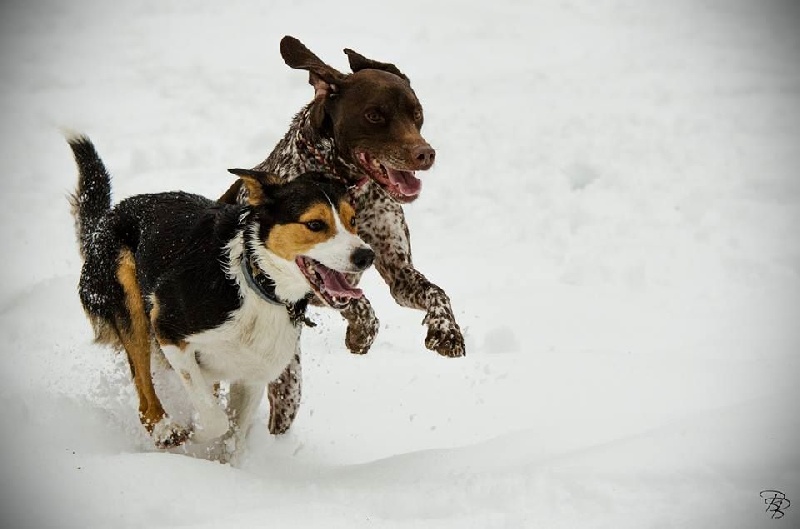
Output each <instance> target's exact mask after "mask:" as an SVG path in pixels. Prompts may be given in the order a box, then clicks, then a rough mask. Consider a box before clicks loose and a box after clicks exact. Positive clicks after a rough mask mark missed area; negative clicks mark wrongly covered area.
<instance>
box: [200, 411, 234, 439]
mask: <svg viewBox="0 0 800 529" xmlns="http://www.w3.org/2000/svg"><path fill="white" fill-rule="evenodd" d="M229 427H230V423H229V422H228V416H227V415H226V414H225V412H224V411H222V409H220V408H215V409H212V410H209V411H208V412H207V413H204V414H203V415H201V416H199V417H198V419H197V420H196V421H195V423H194V431H193V432H192V440H193V441H196V442H198V443H205V442H207V441H211V440H212V439H216V438H218V437H222V436H223V435H225V433H227V431H228V428H229Z"/></svg>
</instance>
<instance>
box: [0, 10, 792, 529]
mask: <svg viewBox="0 0 800 529" xmlns="http://www.w3.org/2000/svg"><path fill="white" fill-rule="evenodd" d="M0 9H1V10H2V11H1V12H2V16H0V20H2V21H1V22H0V71H2V78H1V79H2V80H1V81H0V94H1V95H0V116H2V125H0V126H2V147H1V148H0V170H1V171H2V174H1V175H0V182H1V183H0V186H2V195H0V239H1V240H2V243H3V246H2V248H3V249H2V258H1V259H0V267H2V269H1V270H0V329H1V330H2V344H3V345H2V354H0V376H1V377H2V378H0V418H1V419H2V424H3V427H2V445H3V447H4V449H3V456H2V464H3V467H2V468H3V473H2V475H3V482H4V483H3V487H2V503H1V504H0V518H1V519H2V522H3V523H2V526H3V527H31V528H45V527H58V528H63V527H80V528H88V527H96V528H104V529H105V528H108V527H148V528H159V527H165V528H166V527H178V526H180V527H186V528H221V527H238V528H249V527H325V528H336V527H342V528H358V527H389V528H400V527H403V528H406V527H409V528H410V527H414V528H418V527H419V528H451V527H457V528H464V527H475V528H495V527H508V528H518V527H537V528H576V527H580V528H592V527H602V528H615V529H619V528H636V529H640V528H648V527H652V528H672V527H674V528H689V527H725V528H752V527H772V526H773V525H774V526H775V527H778V526H781V527H787V528H788V527H797V526H799V525H800V522H799V521H798V520H800V449H798V447H800V413H798V403H800V389H798V375H800V358H799V357H798V353H799V352H800V325H798V314H800V311H799V309H800V244H798V238H797V233H796V230H797V227H798V225H800V178H798V170H800V68H798V62H797V57H798V54H800V32H798V30H797V28H798V27H799V26H798V24H797V23H798V22H799V21H800V11H799V10H798V7H797V6H796V4H793V3H791V2H773V1H764V2H747V1H743V0H742V1H740V0H736V1H725V0H706V1H703V2H697V1H691V0H679V1H677V2H637V1H634V0H631V1H629V2H623V1H616V0H604V1H594V2H572V1H569V0H561V1H548V2H544V1H530V0H529V1H514V0H494V1H492V2H463V3H456V2H446V1H442V2H439V1H437V2H430V1H423V0H408V1H405V2H394V3H376V2H361V1H357V0H340V1H338V2H316V1H311V0H304V1H300V0H298V1H295V2H283V3H277V2H264V1H262V0H251V1H244V0H242V1H238V2H214V1H203V2H199V1H198V2H180V1H162V0H158V1H156V0H141V1H137V2H124V3H123V2H103V1H100V0H94V1H87V0H80V1H78V0H75V1H71V2H36V3H31V2H22V1H17V2H12V3H11V4H8V3H4V4H3V6H2V8H0ZM285 34H291V35H295V36H297V37H298V38H300V39H301V40H303V41H304V42H305V43H306V44H307V45H308V46H309V47H310V48H311V49H312V50H314V51H315V52H316V53H318V54H319V55H320V56H321V57H322V58H323V59H324V60H326V61H328V62H329V63H330V64H332V65H333V66H335V67H338V68H340V69H345V67H346V65H347V62H346V58H345V56H344V54H343V53H341V49H342V48H344V47H351V48H353V49H355V50H357V51H359V52H361V53H363V54H364V55H366V56H368V57H373V58H376V59H379V60H383V61H389V62H394V63H396V64H397V65H398V66H399V68H400V69H401V70H403V71H404V72H405V73H406V74H408V76H409V77H410V78H411V79H412V82H413V86H414V88H415V90H416V92H417V94H418V96H419V97H420V99H421V100H422V102H423V104H424V107H425V114H426V125H425V128H424V129H423V132H424V134H425V136H426V138H427V139H428V140H429V141H430V142H431V144H432V145H433V146H434V147H435V148H436V149H437V151H438V155H437V163H436V166H435V168H434V169H433V170H432V171H430V172H429V173H425V174H423V175H422V176H423V178H424V189H423V193H422V197H421V198H420V200H419V201H418V202H417V203H415V204H413V205H411V206H409V207H407V208H406V212H407V217H408V222H409V224H410V227H411V233H412V241H413V246H414V260H415V264H416V265H417V267H418V268H419V269H420V270H421V271H423V272H424V273H425V274H426V276H428V277H429V278H430V279H432V280H433V281H434V282H436V283H437V284H439V285H441V286H442V287H443V288H445V290H446V291H447V292H448V293H449V294H450V296H451V298H452V302H453V307H454V309H455V311H456V314H457V317H458V318H459V322H460V324H461V326H462V328H463V329H464V331H465V333H466V339H467V346H468V355H467V357H466V358H463V359H446V358H441V357H438V356H436V355H435V354H434V353H432V352H430V351H427V350H426V349H425V348H424V346H423V340H424V335H425V329H424V327H422V326H421V325H420V321H421V319H422V316H423V315H422V314H421V313H419V312H414V311H410V310H406V309H402V308H399V307H397V306H396V305H395V304H394V303H393V302H392V301H391V298H390V297H389V294H388V292H387V288H386V286H385V285H384V284H383V283H382V282H381V280H380V279H379V278H378V276H377V274H376V273H375V272H374V271H373V272H370V273H368V274H367V275H366V278H365V281H364V283H363V287H364V290H365V292H366V294H367V295H368V296H369V297H370V299H371V300H372V302H373V304H374V306H375V308H376V311H377V313H378V316H379V317H380V319H381V322H382V324H381V332H380V334H379V336H378V339H377V341H376V343H375V345H374V346H373V348H372V350H371V351H370V353H369V354H368V355H366V356H364V357H355V356H352V355H350V354H349V353H348V352H347V351H346V349H345V347H344V331H345V328H344V324H343V322H342V321H341V320H340V318H339V317H338V316H337V315H336V314H335V313H332V312H330V311H327V312H324V311H317V312H315V313H314V314H313V317H314V319H316V320H317V321H318V322H319V323H320V325H319V326H318V327H317V328H315V329H308V330H307V331H306V332H305V333H304V336H303V350H304V376H305V385H304V387H303V390H304V395H303V406H302V409H301V413H300V416H299V418H298V420H297V422H296V423H295V426H294V427H293V429H292V430H291V432H290V433H289V434H288V435H286V436H284V437H281V438H273V437H271V436H270V435H268V434H267V432H266V427H257V428H256V430H257V431H256V432H255V433H254V435H253V436H252V438H251V439H250V443H249V455H248V456H247V457H246V458H245V460H244V462H243V463H242V466H241V468H232V467H230V466H227V465H220V464H218V463H215V462H211V461H207V460H204V459H200V458H196V457H191V456H189V455H186V454H182V453H179V452H180V451H176V453H163V452H158V451H157V450H155V449H154V448H153V447H152V444H151V443H150V442H149V440H148V439H147V438H146V437H145V435H144V433H143V431H142V429H141V427H140V425H139V423H138V419H137V417H136V402H135V392H134V391H133V388H132V386H131V383H130V382H129V375H128V368H127V362H126V361H125V360H124V358H122V357H120V356H115V355H114V354H113V353H111V352H110V351H108V350H106V349H104V348H102V347H99V346H96V345H93V344H92V343H91V330H90V327H89V325H88V323H87V322H86V320H85V318H84V316H83V313H82V310H81V308H80V304H79V302H78V298H77V292H76V288H75V286H76V283H77V279H78V275H79V272H80V259H79V256H78V252H77V247H76V244H75V241H74V235H73V232H72V230H73V227H72V219H71V218H70V216H69V208H68V204H67V200H66V194H67V193H68V192H69V191H70V190H71V189H72V186H73V185H74V183H75V174H76V172H75V167H74V163H73V161H72V159H71V155H70V152H69V149H68V148H67V145H66V143H65V142H64V140H63V138H62V137H61V133H60V129H59V128H60V127H69V128H72V129H75V130H79V131H81V132H85V133H87V134H88V135H89V136H90V137H91V138H92V139H93V140H94V142H95V143H96V145H97V147H98V150H99V152H100V154H101V155H102V156H103V158H104V160H105V162H106V164H107V166H108V168H109V170H110V171H111V173H112V174H113V176H114V182H113V187H114V193H115V197H116V198H117V199H119V198H122V197H125V196H129V195H131V194H134V193H141V192H153V191H165V190H174V189H183V190H187V191H192V192H198V193H201V194H205V195H207V196H211V197H213V196H218V195H219V194H221V193H222V191H224V190H225V189H226V188H227V186H228V185H229V184H230V183H231V181H232V177H231V175H229V174H228V173H227V172H226V169H227V168H228V167H249V166H252V165H255V164H256V163H258V162H260V161H261V160H262V159H263V158H264V157H265V156H266V155H267V154H268V152H269V151H270V150H271V149H272V147H273V146H274V144H275V142H276V141H277V140H278V139H279V138H280V137H281V136H282V135H283V133H284V132H285V131H286V128H287V126H288V124H289V121H290V119H291V117H292V116H293V115H294V113H295V112H296V111H297V110H299V109H300V107H301V106H302V105H303V104H304V103H305V102H307V101H308V100H309V99H310V97H311V96H312V88H311V87H310V86H308V85H307V83H306V82H307V79H306V75H305V74H304V73H302V72H298V71H294V70H290V69H289V68H288V67H286V66H285V65H284V64H283V61H282V60H281V58H280V56H279V54H278V42H279V40H280V38H281V37H282V36H283V35H285ZM164 376H165V377H166V378H165V379H164V380H162V381H161V384H162V387H163V388H164V391H165V393H170V392H169V391H167V390H168V389H169V388H170V387H171V382H172V381H171V380H170V379H169V375H164ZM173 389H174V388H173ZM174 396H175V398H176V399H178V397H179V395H178V394H176V395H174ZM178 400H179V399H178ZM175 406H176V407H179V402H178V403H176V404H175ZM266 414H267V408H266V403H264V404H262V407H261V409H260V411H259V421H260V422H261V423H263V422H264V421H265V417H266ZM184 418H185V417H184ZM763 489H777V490H780V491H782V492H784V493H785V494H786V497H787V498H788V499H789V500H791V501H793V502H794V505H792V506H791V507H789V508H788V510H786V511H785V512H786V515H785V517H784V518H783V519H782V520H780V521H774V520H771V519H770V514H769V513H767V512H765V509H766V506H765V504H764V500H763V499H761V498H760V497H759V492H760V491H761V490H763Z"/></svg>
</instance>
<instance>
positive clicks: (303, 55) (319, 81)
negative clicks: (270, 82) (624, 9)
mask: <svg viewBox="0 0 800 529" xmlns="http://www.w3.org/2000/svg"><path fill="white" fill-rule="evenodd" d="M281 57H283V60H284V62H285V63H286V64H287V65H288V66H289V67H290V68H294V69H296V70H308V83H309V84H310V85H311V86H313V87H314V98H315V99H318V98H325V97H327V96H328V94H332V93H336V91H337V90H338V89H339V84H341V83H342V81H344V80H345V77H346V76H345V74H343V73H342V72H340V71H338V70H337V69H335V68H333V67H332V66H329V65H327V64H325V63H324V62H322V59H320V58H319V57H317V56H316V55H314V53H313V52H312V51H311V50H309V49H308V48H306V46H305V45H304V44H303V43H302V42H300V41H299V40H297V39H296V38H294V37H291V36H289V35H286V36H285V37H283V38H282V39H281Z"/></svg>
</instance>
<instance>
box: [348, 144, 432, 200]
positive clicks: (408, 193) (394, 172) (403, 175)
mask: <svg viewBox="0 0 800 529" xmlns="http://www.w3.org/2000/svg"><path fill="white" fill-rule="evenodd" d="M356 158H357V159H358V162H359V163H360V164H361V167H362V168H363V169H364V171H366V172H367V174H369V175H370V176H371V177H372V178H373V180H375V181H376V182H377V183H378V184H380V186H381V187H383V189H384V190H386V192H387V193H389V194H390V195H391V196H392V197H393V198H394V199H395V200H397V201H398V202H402V203H408V202H412V201H413V200H416V198H417V197H418V196H419V194H420V191H422V181H421V180H420V179H419V178H417V177H416V176H414V171H408V170H404V169H395V168H394V167H391V166H390V165H388V164H387V163H385V162H381V161H380V160H379V159H377V158H375V157H373V156H370V154H369V153H367V152H364V151H361V152H358V153H356Z"/></svg>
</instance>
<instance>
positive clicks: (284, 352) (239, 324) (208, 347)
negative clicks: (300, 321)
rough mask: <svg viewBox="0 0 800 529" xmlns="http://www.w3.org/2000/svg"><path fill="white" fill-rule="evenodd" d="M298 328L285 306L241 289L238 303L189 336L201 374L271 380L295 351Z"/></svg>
mask: <svg viewBox="0 0 800 529" xmlns="http://www.w3.org/2000/svg"><path fill="white" fill-rule="evenodd" d="M299 339H300V328H299V327H298V326H295V325H294V324H293V323H292V322H291V320H290V318H289V313H288V312H287V310H286V307H284V306H283V305H276V304H272V303H269V302H267V301H265V300H263V299H262V298H261V297H259V296H258V295H257V294H256V293H255V292H253V291H251V290H245V293H244V297H243V300H242V306H241V307H240V308H238V309H237V310H235V311H234V312H233V313H231V315H230V317H229V318H228V320H227V321H226V322H225V323H223V324H222V325H220V326H219V327H216V328H214V329H208V330H206V331H203V332H201V333H198V334H195V335H192V336H189V337H187V338H186V342H187V343H188V345H189V347H190V348H191V349H192V350H194V352H195V355H196V358H197V361H198V364H199V365H200V368H201V370H202V371H203V372H204V374H205V375H206V376H207V377H208V378H209V379H213V380H227V381H231V382H235V381H240V380H245V381H258V380H261V381H263V382H264V383H266V382H269V381H272V380H275V379H276V378H278V376H279V375H280V374H281V372H283V370H284V369H285V368H286V366H287V365H288V364H289V361H290V360H291V359H292V357H293V356H294V354H295V351H296V349H297V345H298V341H299Z"/></svg>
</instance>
